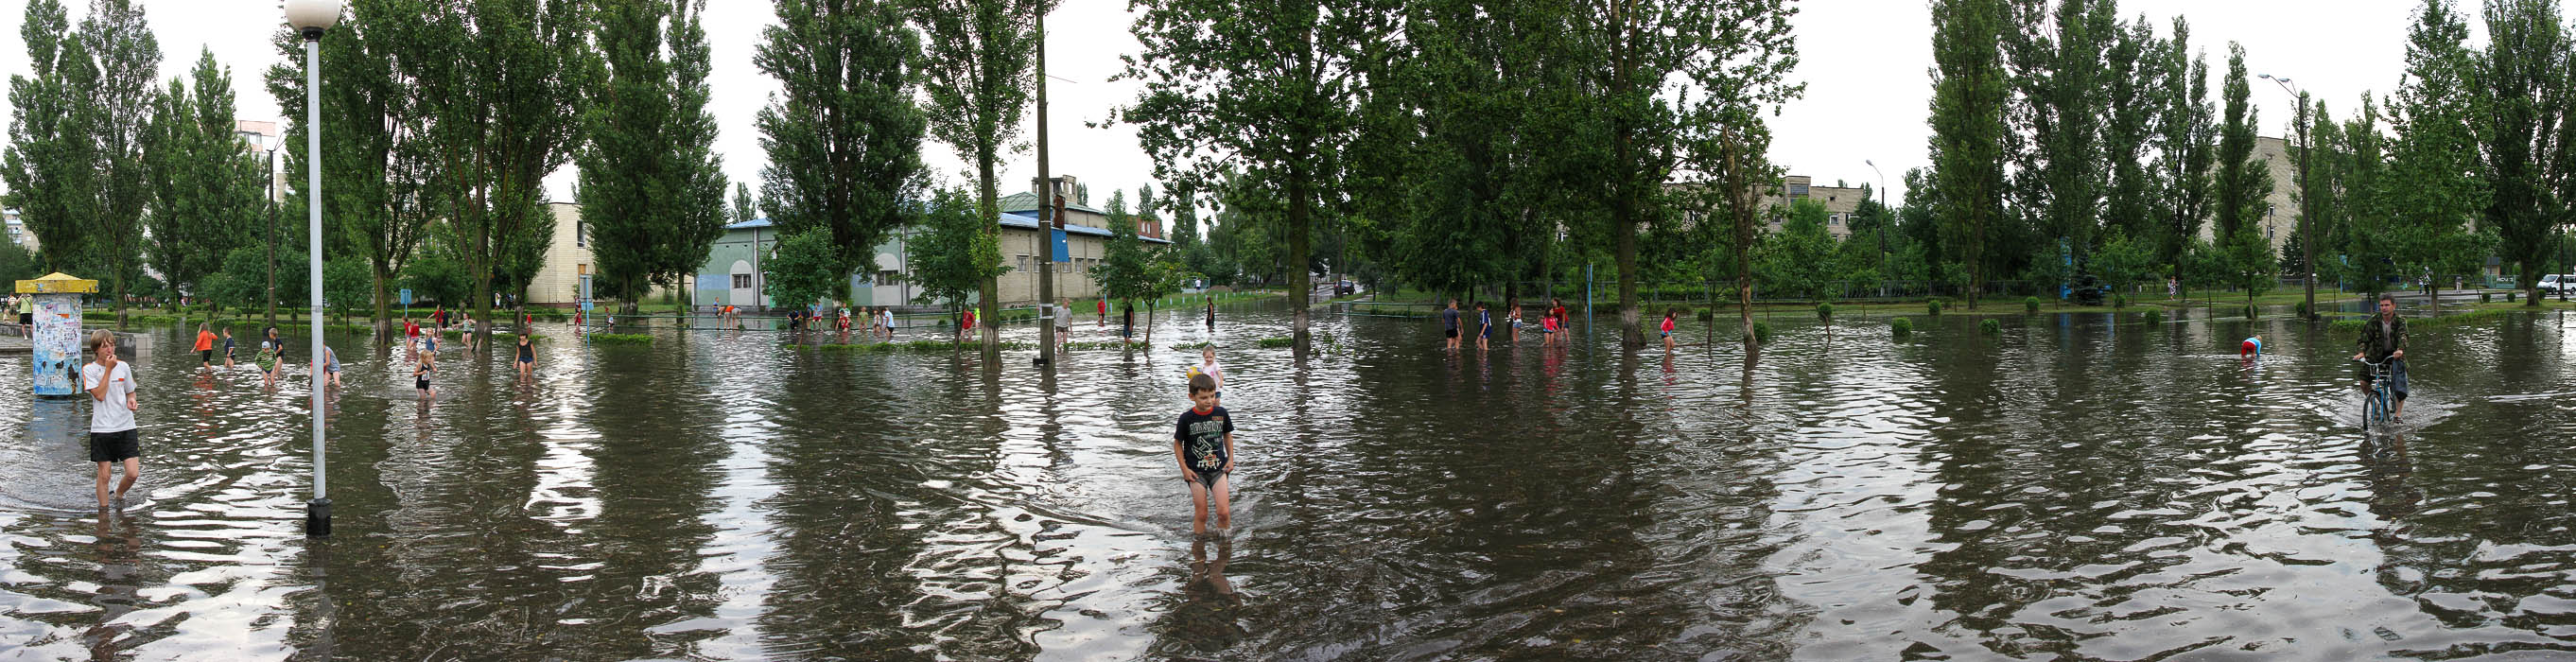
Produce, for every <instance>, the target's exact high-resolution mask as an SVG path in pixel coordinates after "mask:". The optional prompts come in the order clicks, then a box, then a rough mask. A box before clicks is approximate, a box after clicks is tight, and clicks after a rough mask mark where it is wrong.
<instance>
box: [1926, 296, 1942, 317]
mask: <svg viewBox="0 0 2576 662" xmlns="http://www.w3.org/2000/svg"><path fill="white" fill-rule="evenodd" d="M1923 309H1924V310H1925V311H1926V312H1929V313H1930V314H1932V315H1934V316H1939V315H1940V314H1941V298H1940V297H1932V298H1930V299H1925V300H1923Z"/></svg>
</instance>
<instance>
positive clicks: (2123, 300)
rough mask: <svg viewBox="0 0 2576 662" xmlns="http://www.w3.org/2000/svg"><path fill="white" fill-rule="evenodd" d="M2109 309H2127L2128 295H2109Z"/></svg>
mask: <svg viewBox="0 0 2576 662" xmlns="http://www.w3.org/2000/svg"><path fill="white" fill-rule="evenodd" d="M2111 307H2113V308H2127V307H2129V295H2126V294H2114V295H2111Z"/></svg>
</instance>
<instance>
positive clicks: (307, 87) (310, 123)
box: [272, 0, 340, 538]
mask: <svg viewBox="0 0 2576 662" xmlns="http://www.w3.org/2000/svg"><path fill="white" fill-rule="evenodd" d="M338 22H340V0H286V24H287V25H289V26H293V27H294V28H295V31H296V33H298V34H302V35H304V141H305V142H304V172H305V177H306V178H307V179H306V180H305V181H306V182H307V183H308V185H307V186H306V187H305V191H304V193H305V195H306V196H307V198H306V200H305V204H304V206H305V210H306V211H305V221H306V223H305V225H306V234H305V236H306V237H307V238H308V239H310V243H307V244H306V245H305V251H304V254H305V255H306V262H307V265H306V266H307V268H308V273H307V275H308V276H309V277H310V278H311V279H312V288H311V289H310V290H308V291H307V292H308V294H309V295H310V297H309V298H311V299H312V303H313V354H312V356H311V357H310V360H311V361H312V362H313V501H312V502H310V503H307V504H305V508H304V535H305V536H306V537H313V538H324V537H329V536H330V535H331V498H330V493H329V492H327V491H325V489H324V488H325V486H326V483H325V482H324V481H323V475H324V471H323V467H324V465H323V460H322V437H323V425H322V416H323V413H322V380H323V374H322V366H323V364H324V362H325V361H327V360H328V358H329V352H330V350H329V349H326V348H324V347H323V345H322V126H321V124H322V31H324V30H328V29H330V28H331V25H332V24H335V23H338ZM272 243H274V242H272Z"/></svg>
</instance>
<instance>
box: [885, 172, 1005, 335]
mask: <svg viewBox="0 0 2576 662" xmlns="http://www.w3.org/2000/svg"><path fill="white" fill-rule="evenodd" d="M992 218H994V217H992V216H988V215H985V214H984V213H983V212H982V211H980V210H979V205H978V204H977V203H976V202H975V201H974V200H973V199H970V198H968V197H967V196H966V193H965V192H963V191H957V190H953V189H952V190H941V191H939V192H938V194H936V195H934V196H933V197H932V198H931V200H930V205H929V207H928V208H927V209H926V210H925V212H924V213H923V214H922V216H921V229H922V231H921V232H919V233H916V234H914V235H912V237H911V238H910V239H908V240H907V241H905V243H904V251H905V253H906V255H905V258H904V259H905V261H906V262H908V263H909V264H910V265H911V267H912V280H913V282H915V283H919V284H920V285H921V293H920V295H918V296H916V297H914V299H913V303H925V304H931V303H935V304H947V305H949V306H951V307H955V306H957V305H959V304H962V303H964V302H965V300H966V296H967V295H969V294H973V293H975V292H976V289H977V288H979V287H982V286H983V284H984V282H985V281H988V280H991V279H993V278H994V277H997V276H1000V275H1002V274H1004V273H1007V272H1009V271H1010V270H1011V268H1010V267H1007V266H1003V265H1002V249H1001V245H1000V244H999V243H998V240H997V239H995V237H994V236H993V232H992V225H993V221H992V220H991V219H992Z"/></svg>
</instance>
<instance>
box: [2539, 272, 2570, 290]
mask: <svg viewBox="0 0 2576 662" xmlns="http://www.w3.org/2000/svg"><path fill="white" fill-rule="evenodd" d="M2568 288H2576V274H2541V275H2540V291H2542V292H2548V293H2550V294H2558V293H2560V292H2561V291H2562V290H2566V289H2568Z"/></svg>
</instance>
